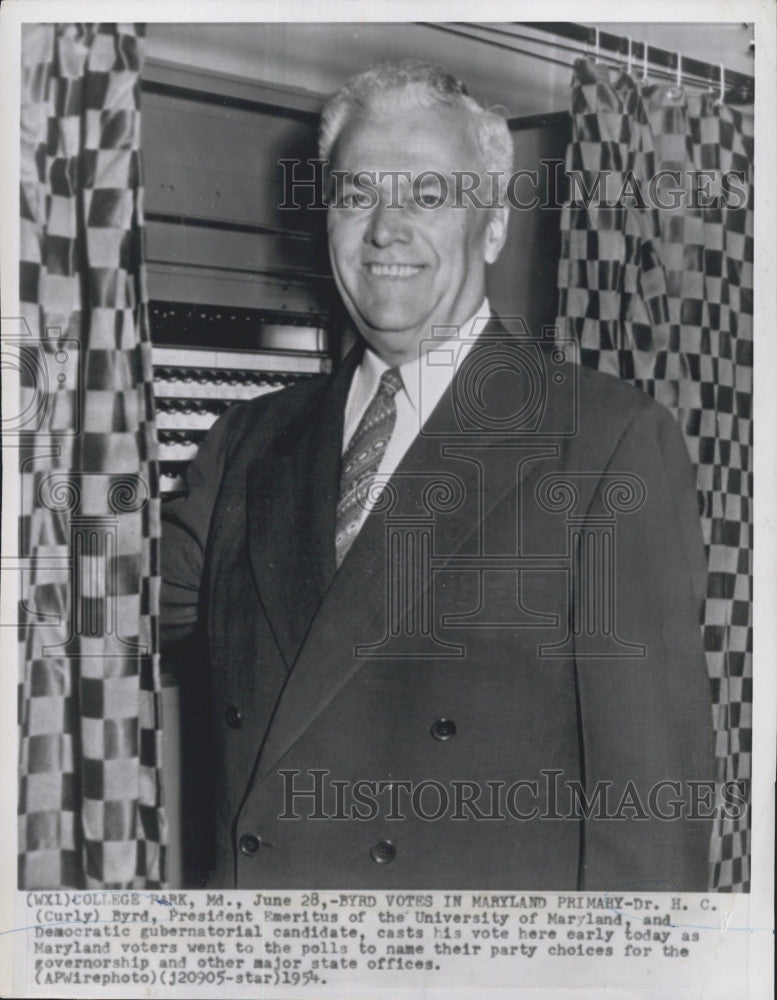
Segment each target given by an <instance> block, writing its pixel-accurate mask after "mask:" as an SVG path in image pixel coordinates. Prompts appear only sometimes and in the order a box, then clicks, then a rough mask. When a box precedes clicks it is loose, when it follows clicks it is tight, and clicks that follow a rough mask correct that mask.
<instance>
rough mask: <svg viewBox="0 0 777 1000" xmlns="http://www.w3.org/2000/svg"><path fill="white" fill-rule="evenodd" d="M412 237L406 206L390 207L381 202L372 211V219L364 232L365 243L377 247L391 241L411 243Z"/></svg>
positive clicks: (388, 243) (386, 244)
mask: <svg viewBox="0 0 777 1000" xmlns="http://www.w3.org/2000/svg"><path fill="white" fill-rule="evenodd" d="M410 239H411V232H410V227H409V225H408V220H407V213H406V210H405V208H404V206H399V205H395V206H394V207H389V205H387V204H385V203H384V202H382V201H381V202H379V203H378V204H377V205H376V206H375V207H374V208H373V209H372V210H371V212H370V221H369V223H368V225H367V228H366V230H365V233H364V241H365V243H371V244H372V245H373V246H376V247H385V246H389V245H390V244H391V243H395V242H399V243H409V242H410Z"/></svg>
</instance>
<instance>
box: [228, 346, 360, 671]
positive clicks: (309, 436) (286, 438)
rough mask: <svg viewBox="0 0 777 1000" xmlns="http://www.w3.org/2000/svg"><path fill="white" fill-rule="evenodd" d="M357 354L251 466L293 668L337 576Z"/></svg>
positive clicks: (251, 517)
mask: <svg viewBox="0 0 777 1000" xmlns="http://www.w3.org/2000/svg"><path fill="white" fill-rule="evenodd" d="M359 354H360V352H359V351H352V352H351V354H349V356H348V357H347V358H346V360H345V361H344V362H343V364H342V365H341V367H340V369H339V370H338V372H337V373H336V374H335V375H334V376H333V378H331V379H330V380H329V381H328V382H327V383H326V385H325V386H324V389H323V391H322V392H321V393H320V394H319V395H318V396H317V397H316V398H315V399H314V400H313V401H312V403H311V404H310V405H309V406H308V407H306V408H305V409H304V410H303V412H302V413H301V414H299V415H298V416H297V417H296V418H295V419H294V420H293V422H292V423H291V424H290V426H289V428H288V430H287V431H286V432H285V433H284V434H283V435H281V436H280V437H279V439H278V441H277V442H276V445H275V446H274V448H273V450H272V452H271V453H270V454H269V455H263V456H261V457H260V458H258V459H257V460H256V461H255V462H254V463H252V465H250V466H249V469H248V479H247V484H246V493H247V496H246V515H247V521H248V523H247V537H248V548H249V556H250V560H251V565H252V567H253V571H254V576H255V578H256V582H257V586H258V588H259V592H260V594H261V597H262V602H263V604H264V608H265V611H266V613H267V617H268V619H269V621H270V625H271V627H272V629H273V633H274V635H275V638H276V641H277V643H278V646H279V648H280V650H281V653H282V655H283V658H284V660H285V661H286V665H287V667H288V668H289V669H291V667H292V665H293V663H294V660H295V658H296V656H297V652H298V650H299V648H300V645H301V644H302V641H303V639H304V638H305V634H306V632H307V630H308V628H309V626H310V622H311V620H312V619H313V617H314V615H315V613H316V609H317V608H318V606H319V604H320V602H321V598H322V597H323V595H324V593H325V592H326V590H327V587H328V586H329V583H330V581H331V579H332V577H333V576H334V574H335V559H334V525H335V515H336V508H337V499H338V492H339V479H340V452H341V448H342V435H343V412H344V409H345V403H346V400H347V397H348V389H349V386H350V382H351V376H352V375H353V371H354V368H355V367H356V364H357V363H358V360H359Z"/></svg>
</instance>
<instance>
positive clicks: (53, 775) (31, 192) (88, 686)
mask: <svg viewBox="0 0 777 1000" xmlns="http://www.w3.org/2000/svg"><path fill="white" fill-rule="evenodd" d="M142 34H143V32H142V27H139V26H133V25H124V24H39V25H27V26H24V27H23V36H22V108H21V116H22V150H21V191H20V210H21V265H20V301H21V335H20V337H19V345H18V350H19V369H20V372H21V379H20V380H21V389H20V391H21V403H22V405H21V409H20V418H19V420H18V421H17V423H18V428H17V429H18V434H19V445H20V447H19V456H20V480H21V515H20V518H21V520H20V555H21V564H22V565H23V566H24V567H26V568H25V571H24V573H23V574H22V577H21V580H22V584H21V590H22V594H21V606H20V627H19V634H20V682H19V716H20V720H19V721H20V757H19V767H20V777H19V833H18V850H19V886H20V888H24V889H31V888H48V887H74V888H79V887H105V888H121V887H136V888H138V887H148V888H153V887H159V886H161V885H162V884H163V881H164V843H165V823H164V815H163V812H162V791H161V776H160V758H161V718H160V714H161V691H160V677H159V656H158V605H159V535H160V525H159V488H158V469H157V463H156V435H155V428H154V413H153V396H152V380H153V376H152V368H151V348H150V341H149V329H148V319H147V310H146V292H145V284H144V283H145V276H144V271H143V265H142V260H143V228H142V227H143V208H142V187H141V176H140V162H139V153H138V144H139V133H140V110H139V71H140V65H141V58H142Z"/></svg>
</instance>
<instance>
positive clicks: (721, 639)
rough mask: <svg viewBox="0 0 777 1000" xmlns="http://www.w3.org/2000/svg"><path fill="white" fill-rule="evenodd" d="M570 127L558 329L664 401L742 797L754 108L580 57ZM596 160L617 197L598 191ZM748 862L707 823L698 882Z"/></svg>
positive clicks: (737, 874)
mask: <svg viewBox="0 0 777 1000" xmlns="http://www.w3.org/2000/svg"><path fill="white" fill-rule="evenodd" d="M572 125H573V128H572V139H571V142H570V145H569V148H568V150H567V164H566V165H567V170H568V171H571V172H573V176H575V177H578V178H580V181H581V182H582V183H579V184H578V185H577V186H575V185H573V186H572V188H571V192H570V199H569V203H568V204H567V205H566V206H565V207H564V209H563V212H562V222H561V228H562V250H561V261H560V265H559V290H560V296H559V313H560V316H559V320H558V323H559V332H560V334H561V335H562V336H566V337H570V336H573V337H575V338H577V340H578V341H579V342H580V345H581V352H580V353H581V360H582V362H583V364H587V365H590V366H591V367H593V368H598V369H600V370H601V371H606V372H609V373H611V374H614V375H617V376H619V377H620V378H623V379H628V380H629V381H631V382H633V383H634V384H635V385H638V386H639V387H640V388H642V389H643V390H644V391H645V392H648V393H650V394H651V395H652V396H654V397H655V398H656V399H658V400H660V401H661V402H662V403H663V404H665V405H666V406H667V407H668V408H669V409H670V410H671V411H672V412H673V413H674V415H675V416H676V418H677V420H678V422H679V424H680V426H681V427H682V429H683V431H684V433H685V439H686V442H687V445H688V450H689V452H690V455H691V458H692V459H693V461H694V463H695V466H696V469H697V471H698V490H699V507H700V512H701V517H702V526H703V531H704V539H705V544H706V549H707V555H708V559H709V578H708V589H707V599H706V606H705V609H704V621H703V634H704V644H705V649H706V654H707V662H708V667H709V673H710V680H711V684H712V696H713V712H714V726H715V731H716V740H717V744H716V748H717V756H718V774H717V779H718V781H719V782H721V783H722V782H724V781H737V782H742V783H743V786H744V789H745V790H746V793H747V795H748V799H749V779H750V764H751V726H752V722H751V700H752V662H751V653H752V642H751V639H752V636H751V617H750V609H751V582H752V581H751V573H752V567H751V553H752V509H751V503H752V464H751V459H752V455H751V448H752V424H751V416H752V413H751V410H752V349H753V323H752V318H753V317H752V312H753V215H752V203H753V201H752V184H753V134H752V117H751V116H749V115H745V114H743V113H741V112H739V111H737V110H735V109H734V108H732V107H729V106H728V105H726V104H722V103H720V102H719V101H717V100H716V99H715V97H714V96H713V95H711V94H685V93H684V92H683V91H682V90H681V89H677V88H671V87H666V86H659V85H640V84H639V83H637V82H635V80H634V79H632V78H631V77H630V76H629V75H627V74H626V73H625V72H617V73H616V72H614V71H611V70H610V69H608V68H607V67H606V66H603V65H598V64H595V63H593V62H591V61H590V60H588V59H581V60H578V62H577V63H576V64H575V70H574V77H573V86H572ZM605 172H607V173H609V178H608V186H607V189H606V192H607V196H608V198H609V200H610V202H611V203H612V202H617V196H618V194H620V193H622V194H624V195H626V197H624V198H622V199H621V204H620V206H618V205H616V206H615V207H608V206H607V204H604V203H603V202H604V201H605V199H604V195H602V198H601V199H600V197H599V194H598V192H596V189H595V184H596V179H597V176H599V177H600V178H603V176H604V173H605ZM601 183H603V181H601ZM599 190H600V191H602V192H604V190H605V189H604V188H600V189H599ZM613 195H614V197H613ZM748 859H749V816H745V817H743V818H741V819H726V818H722V819H720V820H718V821H716V828H715V831H714V834H713V838H712V854H711V862H712V864H711V882H710V885H711V888H714V889H718V890H724V891H747V889H748V885H749V860H748Z"/></svg>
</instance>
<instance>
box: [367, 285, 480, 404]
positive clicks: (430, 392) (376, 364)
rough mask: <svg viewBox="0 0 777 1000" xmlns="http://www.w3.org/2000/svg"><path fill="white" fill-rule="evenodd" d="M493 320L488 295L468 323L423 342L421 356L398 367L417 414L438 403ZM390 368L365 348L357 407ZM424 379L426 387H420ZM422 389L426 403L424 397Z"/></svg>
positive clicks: (369, 349)
mask: <svg viewBox="0 0 777 1000" xmlns="http://www.w3.org/2000/svg"><path fill="white" fill-rule="evenodd" d="M490 319H491V306H490V304H489V301H488V296H486V297H485V298H484V299H483V301H482V303H481V305H480V308H479V309H478V310H477V311H476V312H474V313H473V314H472V315H471V316H470V317H469V319H468V320H467V321H466V322H465V323H462V324H461V326H460V327H459V328H458V330H456V329H455V328H453V327H451V328H449V329H450V331H451V332H450V334H449V335H448V336H445V334H443V333H441V334H440V335H438V336H435V337H431V338H429V339H428V340H426V341H424V342H423V343H422V347H421V350H420V351H419V353H418V357H416V358H413V359H412V361H406V362H405V364H403V365H400V366H399V373H400V375H401V376H402V385H403V391H404V393H405V395H406V396H407V399H408V401H409V402H410V405H411V406H412V408H413V410H414V411H415V412H416V413H420V412H421V409H422V406H423V410H424V412H425V413H427V414H428V413H430V412H431V410H432V409H433V408H434V405H435V404H436V403H437V402H439V400H440V399H441V398H442V395H443V393H444V392H445V390H446V389H447V387H448V386H449V385H450V383H451V381H452V379H453V375H454V372H455V370H456V368H457V367H458V366H459V365H460V364H461V362H462V361H463V359H464V357H465V356H466V355H467V354H468V353H469V351H470V350H471V348H472V347H473V346H474V344H475V341H476V340H477V338H478V337H479V336H480V334H481V333H482V332H483V330H484V329H485V327H486V325H487V324H488V322H489V320H490ZM457 344H459V345H461V346H460V348H459V350H458V351H455V350H454V348H455V346H456V345H457ZM388 368H389V365H387V364H386V362H385V361H383V360H382V358H380V357H378V355H377V354H376V353H375V352H374V351H373V350H372V348H371V347H367V348H366V349H365V351H364V356H363V358H362V361H361V365H360V366H359V368H358V369H357V375H358V382H359V388H358V400H354V403H355V404H356V406H357V407H358V406H359V405H360V403H361V402H362V401H369V400H370V399H372V397H373V396H374V395H375V392H376V391H377V388H378V383H379V382H380V377H381V375H382V374H383V372H384V371H386V370H387V369H388ZM422 382H423V390H422V388H421V384H422ZM422 391H423V396H424V398H423V403H422V400H421V393H422Z"/></svg>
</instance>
